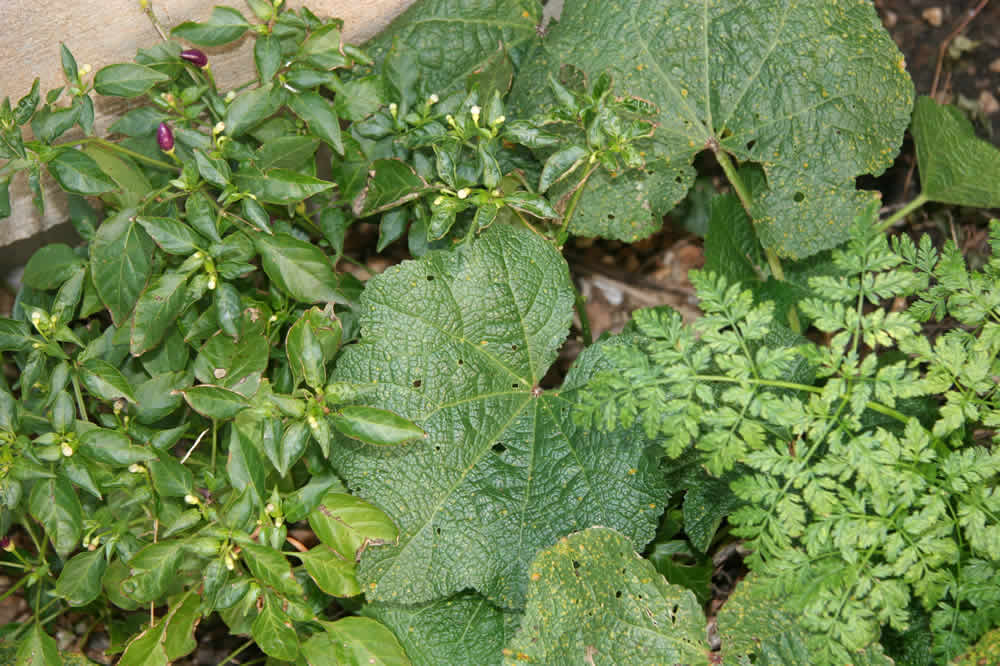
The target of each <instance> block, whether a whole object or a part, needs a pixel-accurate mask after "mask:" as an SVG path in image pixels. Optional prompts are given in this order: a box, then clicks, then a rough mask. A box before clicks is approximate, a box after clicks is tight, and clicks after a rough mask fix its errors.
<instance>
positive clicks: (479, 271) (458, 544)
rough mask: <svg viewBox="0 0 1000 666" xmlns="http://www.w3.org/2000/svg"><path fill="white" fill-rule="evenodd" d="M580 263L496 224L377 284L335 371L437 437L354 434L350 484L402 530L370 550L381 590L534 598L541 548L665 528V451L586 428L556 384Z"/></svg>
mask: <svg viewBox="0 0 1000 666" xmlns="http://www.w3.org/2000/svg"><path fill="white" fill-rule="evenodd" d="M572 306H573V294H572V290H571V287H570V284H569V276H568V274H567V269H566V264H565V262H564V261H563V260H562V258H561V257H560V256H559V255H558V254H557V252H556V251H555V249H554V248H553V247H552V246H551V245H549V244H548V243H547V242H545V241H544V240H542V239H541V238H539V237H538V236H535V235H533V234H531V233H528V232H526V231H523V230H519V229H513V228H511V227H508V226H503V225H494V226H493V227H491V228H490V229H489V230H488V231H487V232H485V233H484V234H483V236H481V237H480V238H479V239H478V240H476V241H475V242H473V243H472V244H470V245H468V246H463V247H460V248H459V249H457V250H456V251H453V252H447V253H446V252H432V253H429V254H428V255H426V256H425V257H424V258H422V259H421V260H420V261H411V262H405V263H403V264H401V265H399V266H396V267H394V268H392V269H390V270H388V271H387V272H386V273H384V274H383V275H381V276H379V277H376V278H374V279H372V280H371V281H370V282H369V283H368V286H367V288H366V289H365V293H364V296H363V297H362V301H361V305H360V309H361V311H362V313H363V318H362V322H361V326H362V335H361V342H360V344H358V345H352V346H350V347H348V348H347V349H346V350H345V352H344V355H343V356H342V357H341V360H340V361H339V362H338V365H337V373H336V376H335V379H339V380H346V381H353V382H358V383H365V384H369V383H371V384H375V385H376V387H377V389H376V392H375V395H374V397H373V400H374V402H375V403H376V404H379V405H381V406H383V407H384V408H387V409H390V410H392V411H394V412H396V413H398V414H400V415H401V416H403V417H405V418H408V419H410V420H412V421H414V422H415V423H417V424H418V425H419V426H420V427H422V428H423V429H424V430H425V431H426V432H427V433H428V437H427V438H426V439H422V440H418V441H416V442H414V443H411V444H405V445H402V446H401V447H399V448H397V449H392V450H386V449H384V448H379V447H373V446H368V445H364V444H360V443H357V442H353V441H348V440H342V441H341V442H340V445H339V446H336V447H334V451H333V453H332V457H333V458H334V460H335V463H336V464H337V465H338V466H339V468H340V470H341V472H342V474H343V475H344V477H345V479H346V480H347V481H348V484H349V485H350V486H352V487H353V489H354V490H356V492H357V494H359V495H360V496H361V497H364V498H366V499H369V500H371V501H372V502H373V503H375V504H376V505H377V506H379V508H381V509H382V510H384V511H385V512H386V513H387V514H389V516H390V517H391V518H392V519H393V520H394V521H395V522H396V525H397V526H398V527H399V535H400V536H399V545H398V546H391V547H379V548H370V549H368V550H367V551H366V553H365V556H364V559H362V562H361V567H360V570H359V574H360V578H361V579H362V581H363V584H364V583H367V584H368V586H367V587H366V592H367V593H368V596H369V598H370V599H375V600H384V601H397V602H405V603H417V602H422V601H429V600H432V599H435V598H438V597H442V596H449V595H451V594H454V593H456V592H458V591H461V590H463V589H465V588H470V587H471V588H474V589H476V590H478V591H480V592H481V593H482V594H484V595H485V596H486V597H487V598H488V599H490V600H491V601H492V602H494V603H497V604H499V605H501V606H505V607H517V606H519V605H521V604H522V603H523V600H524V585H525V581H526V571H527V567H528V564H529V563H530V561H531V559H532V558H533V557H534V555H535V552H536V551H537V550H538V549H539V548H543V547H545V546H547V545H549V544H551V543H553V542H554V541H555V540H556V539H557V538H559V537H560V536H562V535H564V534H567V533H569V532H571V531H574V530H578V529H582V528H584V527H588V526H590V525H595V524H601V525H609V526H613V527H616V528H618V529H621V530H622V531H623V532H624V533H626V534H627V535H628V536H629V538H631V539H633V540H634V542H635V544H636V545H637V546H640V545H641V544H643V543H645V542H646V541H648V540H649V539H650V538H651V537H652V536H653V531H654V527H655V519H656V516H657V515H659V512H660V511H662V509H663V501H664V499H665V497H664V496H665V491H664V489H663V487H662V484H663V481H662V476H661V475H660V474H659V473H658V469H657V461H656V454H655V453H654V452H653V451H652V447H649V446H648V445H647V442H646V440H645V439H644V438H643V437H642V436H641V435H640V434H639V431H638V430H634V431H622V430H617V431H611V432H596V431H589V430H586V429H584V428H581V427H578V426H576V425H574V424H573V422H572V421H571V419H570V416H569V412H570V408H571V404H572V401H573V399H574V398H573V391H563V392H562V393H560V392H543V391H542V390H541V389H540V388H538V383H539V381H540V380H541V378H542V377H543V376H544V375H545V372H546V370H547V369H548V367H549V365H550V364H551V363H552V361H553V360H554V359H555V356H556V352H557V349H558V347H559V346H560V345H561V344H562V342H563V340H564V338H565V336H566V331H567V329H568V327H569V321H570V317H571V314H572Z"/></svg>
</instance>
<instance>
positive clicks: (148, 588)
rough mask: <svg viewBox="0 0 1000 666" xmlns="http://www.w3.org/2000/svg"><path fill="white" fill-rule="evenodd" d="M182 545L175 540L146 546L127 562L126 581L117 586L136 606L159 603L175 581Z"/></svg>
mask: <svg viewBox="0 0 1000 666" xmlns="http://www.w3.org/2000/svg"><path fill="white" fill-rule="evenodd" d="M183 555H184V545H183V543H182V542H180V541H178V540H177V539H171V540H169V541H160V542H159V543H154V544H150V545H148V546H146V547H144V548H142V549H141V550H139V552H137V553H136V554H135V555H133V556H132V558H131V559H130V560H129V561H128V568H129V577H128V578H127V579H125V580H124V581H123V582H122V584H121V589H122V591H123V592H124V593H125V594H126V595H128V597H129V598H131V599H133V600H135V601H138V602H140V603H149V602H150V601H157V600H159V599H161V598H162V597H163V596H164V595H165V594H166V593H167V591H168V590H169V589H170V586H171V585H172V584H173V583H174V582H175V581H176V578H177V570H178V565H179V564H180V561H181V557H182V556H183Z"/></svg>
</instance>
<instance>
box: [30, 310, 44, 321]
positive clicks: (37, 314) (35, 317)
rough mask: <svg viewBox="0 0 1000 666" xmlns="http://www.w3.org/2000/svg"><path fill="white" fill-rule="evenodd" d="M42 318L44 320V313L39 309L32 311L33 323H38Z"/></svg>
mask: <svg viewBox="0 0 1000 666" xmlns="http://www.w3.org/2000/svg"><path fill="white" fill-rule="evenodd" d="M41 320H42V313H41V312H39V311H38V310H35V311H34V312H32V313H31V323H32V324H37V323H38V322H40V321H41Z"/></svg>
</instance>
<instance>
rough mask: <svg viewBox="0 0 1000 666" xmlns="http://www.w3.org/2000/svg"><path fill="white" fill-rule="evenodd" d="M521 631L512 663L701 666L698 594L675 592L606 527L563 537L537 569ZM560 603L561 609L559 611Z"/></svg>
mask: <svg viewBox="0 0 1000 666" xmlns="http://www.w3.org/2000/svg"><path fill="white" fill-rule="evenodd" d="M530 578H531V584H530V585H529V588H528V600H527V607H526V608H525V612H524V618H523V620H522V621H521V628H520V630H519V631H518V632H517V634H516V635H515V636H514V639H513V640H512V641H511V642H510V645H509V646H508V649H509V652H508V654H512V656H511V657H508V658H507V660H506V663H509V664H513V663H516V661H515V659H513V658H512V657H513V655H518V656H519V657H520V660H521V661H530V662H532V663H543V664H579V663H585V662H586V660H587V656H588V655H589V656H590V657H591V660H593V659H594V658H596V657H597V655H600V659H601V660H602V661H605V662H607V663H617V664H650V663H654V662H661V663H677V664H683V663H688V664H702V663H706V662H707V661H709V649H708V642H707V641H706V640H705V615H704V614H703V613H702V611H701V607H700V606H699V605H698V601H697V600H696V599H695V596H694V594H692V593H691V591H690V590H686V589H684V588H682V587H679V586H677V585H670V584H669V583H667V581H666V580H665V579H664V578H663V576H661V575H660V574H658V573H657V572H656V570H655V569H653V565H652V564H650V563H649V562H648V561H646V560H643V559H642V558H640V557H639V556H638V555H637V554H636V553H635V551H634V549H633V546H632V542H631V541H630V540H629V539H627V538H626V537H624V536H623V535H621V534H619V533H618V532H616V531H614V530H611V529H608V528H605V527H592V528H590V529H587V530H584V531H583V532H578V533H576V534H573V535H570V536H569V537H564V538H562V539H560V540H559V541H558V542H557V543H556V544H555V545H553V546H552V547H550V548H547V549H545V550H543V551H541V552H540V553H539V554H538V557H537V558H536V559H535V561H534V562H533V563H532V565H531V572H530ZM553 602H555V603H553Z"/></svg>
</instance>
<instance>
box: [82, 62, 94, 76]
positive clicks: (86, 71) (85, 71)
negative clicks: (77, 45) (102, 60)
mask: <svg viewBox="0 0 1000 666" xmlns="http://www.w3.org/2000/svg"><path fill="white" fill-rule="evenodd" d="M93 69H94V68H93V67H91V66H90V64H89V63H88V64H86V65H84V66H83V67H81V68H80V76H87V74H90V72H91V71H92V70H93Z"/></svg>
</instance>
